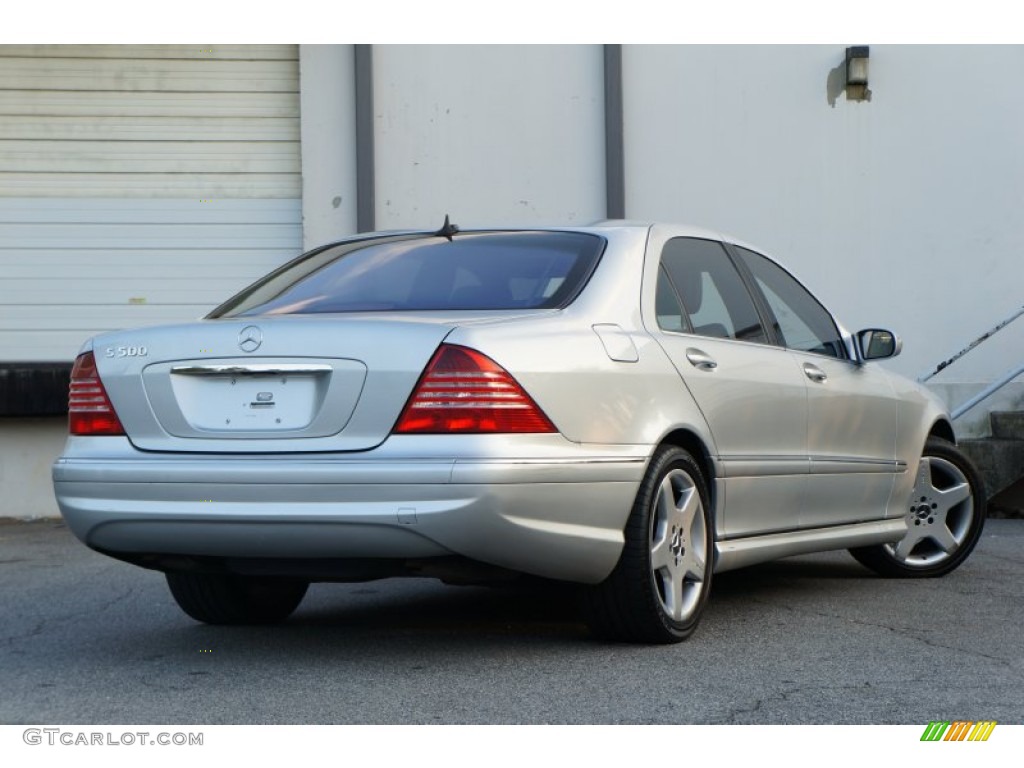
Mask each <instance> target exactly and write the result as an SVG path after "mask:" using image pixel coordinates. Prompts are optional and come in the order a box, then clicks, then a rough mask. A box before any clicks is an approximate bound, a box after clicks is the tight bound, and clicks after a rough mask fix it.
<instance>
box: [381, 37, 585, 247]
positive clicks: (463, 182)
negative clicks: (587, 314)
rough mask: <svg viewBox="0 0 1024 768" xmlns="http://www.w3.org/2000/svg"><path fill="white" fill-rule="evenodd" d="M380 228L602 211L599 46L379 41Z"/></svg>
mask: <svg viewBox="0 0 1024 768" xmlns="http://www.w3.org/2000/svg"><path fill="white" fill-rule="evenodd" d="M373 68H374V101H375V118H376V132H375V136H376V152H375V156H376V169H377V181H376V192H377V196H376V215H377V228H378V229H394V228H405V227H417V228H425V227H439V226H440V225H441V223H442V221H443V219H444V215H445V214H446V213H450V214H451V216H452V221H453V222H455V223H457V224H459V225H460V226H462V227H465V228H469V227H478V226H490V225H530V224H572V223H589V222H591V221H594V220H596V219H600V218H603V217H604V214H605V185H604V80H603V53H602V48H601V46H599V45H595V46H529V45H525V46H519V45H515V46H513V45H493V46H476V45H458V46H374V49H373Z"/></svg>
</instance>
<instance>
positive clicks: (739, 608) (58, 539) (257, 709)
mask: <svg viewBox="0 0 1024 768" xmlns="http://www.w3.org/2000/svg"><path fill="white" fill-rule="evenodd" d="M1022 548H1024V521H1022V520H989V521H988V522H987V524H986V529H985V532H984V534H983V538H982V540H981V542H980V544H979V546H978V549H977V550H976V551H975V553H974V554H973V555H972V557H971V558H970V559H969V560H968V561H967V563H966V564H965V565H963V566H962V567H961V568H960V569H959V570H958V571H956V572H954V573H953V574H950V575H949V576H947V577H945V578H942V579H929V580H886V579H882V578H878V577H875V576H873V575H872V574H871V573H870V572H868V571H867V570H866V569H864V568H863V567H861V566H860V565H859V564H857V563H856V562H855V561H854V560H853V559H852V558H851V557H850V556H849V555H847V554H846V553H845V552H836V553H827V554H823V555H813V556H804V557H798V558H790V559H787V560H782V561H778V562H776V563H771V564H767V565H763V566H757V567H753V568H749V569H746V570H743V571H736V572H732V573H726V574H721V575H719V576H717V577H716V580H715V584H714V586H713V589H712V595H711V601H710V603H709V606H708V609H707V612H706V613H705V616H704V620H703V622H702V624H701V626H700V627H699V628H698V630H697V632H696V634H695V635H694V636H693V637H692V638H691V639H690V640H689V641H687V642H685V643H682V644H680V645H675V646H662V647H644V646H636V645H621V644H611V643H606V642H600V641H597V640H594V639H592V638H591V637H590V636H589V634H588V633H587V630H586V627H585V626H584V625H583V624H582V623H581V622H580V620H579V618H578V614H577V613H576V612H575V602H574V599H573V595H572V593H571V592H567V593H564V592H561V591H559V590H550V589H549V590H532V591H531V590H508V589H501V590H498V589H486V588H477V587H450V586H445V585H442V584H440V583H438V582H434V581H427V580H398V579H392V580H387V581H379V582H372V583H366V584H352V585H333V584H321V585H314V586H313V587H311V589H310V592H309V594H308V595H307V597H306V600H305V601H304V602H303V604H302V606H300V608H299V610H298V611H297V612H296V614H295V615H294V616H293V617H292V619H291V620H290V621H288V622H287V623H286V624H283V625H280V626H277V627H257V628H253V627H209V626H204V625H200V624H197V623H195V622H193V621H192V620H191V619H189V618H188V617H187V616H185V615H184V614H183V613H181V612H180V611H179V610H178V608H177V606H176V605H175V604H174V603H173V601H172V599H171V597H170V594H169V593H168V591H167V589H166V585H165V583H164V580H163V577H162V575H161V574H158V573H155V572H151V571H146V570H142V569H140V568H137V567H134V566H130V565H127V564H124V563H120V562H118V561H115V560H111V559H109V558H106V557H103V556H101V555H98V554H96V553H93V552H91V551H89V550H88V549H86V548H85V547H84V546H83V545H81V544H80V543H79V542H78V541H77V540H75V539H74V537H73V536H72V535H71V534H70V532H69V531H68V530H67V529H66V528H65V527H64V526H63V525H62V524H60V523H58V522H55V521H52V520H51V521H42V522H14V521H9V520H8V521H0V691H2V695H0V723H4V724H28V723H64V724H118V723H147V724H163V723H166V724H172V723H210V724H218V723H309V724H325V723H334V724H349V723H381V724H409V723H500V724H515V723H567V724H573V723H593V724H608V723H638V724H639V723H664V724H717V723H723V724H724V723H741V724H742V723H748V724H749V723H757V724H787V723H804V724H815V723H835V724H846V723H887V724H921V726H922V727H923V726H924V724H926V723H928V722H929V721H931V720H956V719H966V720H981V719H988V720H996V721H998V722H999V723H1000V724H1003V723H1008V724H1013V723H1017V724H1019V723H1022V722H1024V717H1022V712H1024V660H1022V654H1024V552H1022Z"/></svg>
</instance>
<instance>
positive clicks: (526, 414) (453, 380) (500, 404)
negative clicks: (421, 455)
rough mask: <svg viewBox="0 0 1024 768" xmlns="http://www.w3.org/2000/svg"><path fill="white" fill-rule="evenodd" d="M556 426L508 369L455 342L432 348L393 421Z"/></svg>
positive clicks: (402, 428)
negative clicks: (409, 394) (411, 389)
mask: <svg viewBox="0 0 1024 768" xmlns="http://www.w3.org/2000/svg"><path fill="white" fill-rule="evenodd" d="M556 431H557V430H556V429H555V427H554V425H553V424H552V423H551V421H550V420H549V419H548V417H547V416H545V415H544V412H543V411H541V409H540V408H539V407H538V406H537V404H536V403H535V402H534V401H533V398H531V397H530V396H529V395H528V394H526V392H525V391H524V390H523V388H522V387H520V386H519V384H518V382H516V380H515V379H513V378H512V376H511V375H509V373H508V371H506V370H505V369H504V368H502V367H501V366H500V365H498V364H497V363H496V362H494V361H493V360H491V359H490V358H489V357H487V356H486V355H484V354H481V353H480V352H477V351H476V350H475V349H469V348H468V347H458V346H455V345H453V344H442V345H441V346H440V348H439V349H438V350H437V352H436V353H435V354H434V357H433V358H432V359H431V361H430V362H429V363H428V364H427V369H426V370H425V371H424V372H423V375H422V376H421V377H420V380H419V383H418V384H417V385H416V389H415V390H414V391H413V393H412V397H410V398H409V402H408V403H406V404H405V410H403V411H402V415H401V416H400V417H399V419H398V423H397V424H396V425H395V432H397V433H399V434H482V433H483V434H487V433H499V432H500V433H509V432H520V433H521V432H556Z"/></svg>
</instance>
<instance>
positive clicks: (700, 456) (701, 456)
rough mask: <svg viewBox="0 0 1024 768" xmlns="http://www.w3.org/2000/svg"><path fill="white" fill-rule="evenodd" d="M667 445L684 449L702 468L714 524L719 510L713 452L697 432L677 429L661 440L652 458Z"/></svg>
mask: <svg viewBox="0 0 1024 768" xmlns="http://www.w3.org/2000/svg"><path fill="white" fill-rule="evenodd" d="M666 445H674V446H676V447H677V448H682V449H683V450H684V451H686V452H688V453H689V454H690V455H691V456H692V457H693V459H694V461H696V462H697V466H698V467H700V471H701V472H702V473H703V475H704V482H705V483H706V484H707V487H708V489H707V490H708V496H709V500H710V502H711V504H710V506H711V509H710V510H709V511H710V513H711V519H712V522H714V520H715V518H716V517H717V515H716V514H715V512H716V510H717V509H718V494H717V492H716V488H715V465H714V462H713V461H712V460H711V452H710V451H709V450H708V448H707V445H706V444H705V443H704V440H702V439H701V437H700V436H699V435H698V434H697V433H696V432H693V431H691V430H689V429H675V430H673V431H672V432H669V433H668V434H667V435H665V436H664V437H663V438H662V439H661V442H660V443H658V445H657V446H656V447H655V449H654V451H652V452H651V456H652V457H653V456H654V455H655V454H656V453H657V452H658V450H659V449H660V448H662V447H663V446H666Z"/></svg>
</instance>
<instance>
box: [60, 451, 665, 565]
mask: <svg viewBox="0 0 1024 768" xmlns="http://www.w3.org/2000/svg"><path fill="white" fill-rule="evenodd" d="M570 445H571V444H570ZM622 448H623V450H622V451H620V452H618V453H615V452H612V451H608V450H598V449H594V448H579V449H578V451H576V453H577V455H575V456H572V455H567V454H569V453H571V451H572V449H569V450H565V449H563V450H559V451H558V452H557V453H558V455H557V456H551V457H549V458H544V459H536V458H529V459H526V458H510V457H486V458H473V459H461V458H460V459H456V458H413V457H409V456H406V457H398V456H391V457H376V458H369V456H368V455H367V456H364V457H363V458H358V459H353V458H334V457H330V456H324V455H319V456H318V455H304V456H289V457H273V456H259V457H239V456H237V455H236V456H231V457H226V456H219V455H206V456H195V455H194V454H193V455H178V456H168V455H166V454H145V453H142V452H138V451H134V450H132V451H130V452H126V454H125V455H124V456H123V457H122V456H117V457H115V456H108V457H97V458H85V457H82V456H71V455H66V456H65V457H62V458H61V459H58V461H57V462H56V464H55V465H54V467H53V479H54V488H55V491H56V496H57V502H58V505H59V506H60V509H61V513H62V514H63V515H64V518H65V519H66V520H67V523H68V525H69V527H70V528H71V530H72V531H73V532H74V533H75V535H76V536H77V537H78V538H79V539H81V540H82V541H83V542H84V543H85V544H87V545H88V546H90V547H93V548H95V549H99V550H102V551H105V552H109V553H112V554H125V555H127V554H168V555H191V556H208V557H222V558H271V559H272V558H282V559H289V560H294V559H300V560H301V559H302V558H310V559H325V558H327V559H354V558H390V559H394V558H410V559H412V558H429V557H443V556H449V555H453V554H454V555H461V556H464V557H467V558H470V559H472V560H477V561H480V562H483V563H489V564H492V565H496V566H501V567H503V568H509V569H512V570H516V571H523V572H525V573H531V574H534V575H538V576H545V577H549V578H556V579H565V580H569V581H576V582H583V583H596V582H598V581H600V580H602V579H603V578H605V576H607V575H608V573H610V572H611V570H612V568H614V566H615V563H616V562H617V561H618V558H619V553H620V551H621V548H622V541H623V538H622V530H623V527H624V526H625V522H626V518H627V517H628V515H629V511H630V508H631V506H632V503H633V499H634V497H635V495H636V489H637V487H638V485H639V483H640V480H641V477H642V475H643V471H644V467H645V462H646V454H645V452H644V449H643V448H642V447H641V446H624V447H622ZM79 453H81V451H79ZM375 453H376V452H375Z"/></svg>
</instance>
